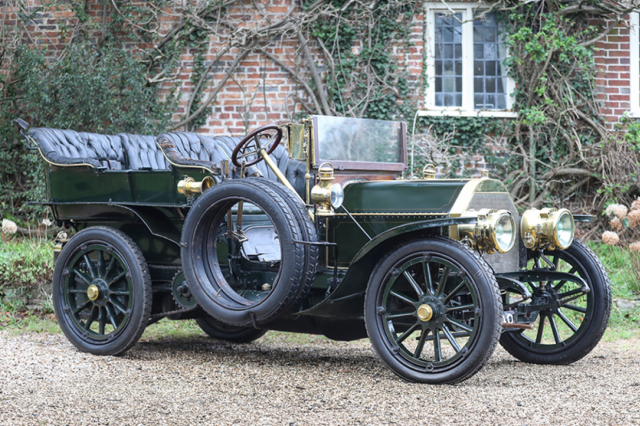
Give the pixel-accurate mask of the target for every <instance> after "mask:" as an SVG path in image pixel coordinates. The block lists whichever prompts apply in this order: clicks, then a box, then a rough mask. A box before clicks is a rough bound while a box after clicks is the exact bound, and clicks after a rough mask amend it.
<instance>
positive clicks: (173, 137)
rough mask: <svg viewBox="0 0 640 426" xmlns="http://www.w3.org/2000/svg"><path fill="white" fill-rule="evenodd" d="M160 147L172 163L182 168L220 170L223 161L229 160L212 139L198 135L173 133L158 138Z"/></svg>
mask: <svg viewBox="0 0 640 426" xmlns="http://www.w3.org/2000/svg"><path fill="white" fill-rule="evenodd" d="M157 140H158V145H160V148H162V150H163V151H164V153H165V155H166V156H167V157H168V158H169V160H171V162H172V163H175V164H178V165H181V166H198V167H205V168H207V169H209V170H214V169H216V168H219V167H220V165H221V163H222V160H224V159H226V158H228V157H227V154H226V152H225V151H223V150H222V149H221V148H220V147H219V146H218V144H217V143H216V142H215V141H214V140H213V139H211V138H209V137H206V136H202V135H199V134H197V133H190V132H189V133H187V132H172V133H165V134H162V135H160V136H158V139H157Z"/></svg>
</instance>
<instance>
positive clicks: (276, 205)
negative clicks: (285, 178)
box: [181, 178, 317, 327]
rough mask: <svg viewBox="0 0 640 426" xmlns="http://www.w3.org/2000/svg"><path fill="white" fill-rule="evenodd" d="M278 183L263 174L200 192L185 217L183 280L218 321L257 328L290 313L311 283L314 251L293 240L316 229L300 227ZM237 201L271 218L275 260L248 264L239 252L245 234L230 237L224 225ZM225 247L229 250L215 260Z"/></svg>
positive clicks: (294, 209)
mask: <svg viewBox="0 0 640 426" xmlns="http://www.w3.org/2000/svg"><path fill="white" fill-rule="evenodd" d="M281 187H282V185H281V184H279V183H277V182H273V181H268V180H266V179H263V178H244V179H235V180H228V181H225V182H223V183H220V184H218V185H216V186H214V187H213V188H211V189H210V190H208V191H207V192H205V193H204V194H202V195H201V196H200V197H199V198H198V199H197V200H196V202H195V203H194V205H193V207H192V208H191V210H190V211H189V213H188V215H187V217H186V220H185V222H184V226H183V229H182V242H181V246H182V248H181V257H182V265H183V271H184V274H185V279H186V281H187V285H188V286H189V289H190V291H191V293H192V294H193V296H194V297H195V299H196V301H197V302H198V304H199V305H200V306H201V307H202V308H203V309H204V310H205V311H206V312H207V313H208V314H209V315H211V316H212V317H213V318H215V319H217V320H219V321H221V322H224V323H226V324H230V325H234V326H238V327H248V326H254V327H258V326H259V325H261V324H264V323H266V322H269V321H272V320H275V319H277V318H280V317H282V316H284V315H286V314H287V313H289V312H290V311H291V310H292V308H293V306H294V305H295V304H296V303H297V302H298V301H299V300H300V299H301V298H302V297H304V296H305V295H306V291H307V290H308V288H309V287H310V285H309V284H308V281H309V280H312V279H313V277H312V276H311V275H313V274H315V265H316V264H317V250H315V251H314V250H310V246H308V245H305V244H298V243H295V242H294V241H305V240H308V239H309V238H316V237H315V231H313V232H312V233H310V232H309V229H308V228H307V227H306V226H301V211H300V206H299V205H298V206H296V205H295V204H293V203H292V201H291V199H290V198H289V197H288V196H286V195H285V193H284V192H283V188H284V187H282V188H281ZM284 190H286V191H288V189H286V188H284ZM240 201H242V202H243V203H246V204H252V205H253V206H255V207H257V208H259V209H260V210H261V211H262V213H263V215H254V216H255V217H258V218H263V219H264V220H265V221H268V222H270V224H271V225H269V227H272V228H273V230H274V231H275V234H276V237H275V238H274V241H278V242H279V246H280V256H279V260H278V261H271V262H269V261H264V259H263V261H262V262H257V261H256V262H252V261H250V260H249V259H248V258H247V256H244V257H243V256H240V255H239V253H240V251H241V250H242V249H243V247H242V244H244V243H243V242H241V241H242V240H243V238H244V237H245V235H242V234H240V235H238V234H237V233H236V234H235V237H233V236H232V235H231V234H230V233H229V232H226V231H228V230H227V229H226V228H227V212H228V211H229V210H230V209H231V208H232V207H233V206H234V205H235V204H237V203H238V202H240ZM245 217H246V216H245ZM255 217H254V219H255ZM243 230H244V228H243ZM225 246H226V248H227V249H228V252H229V254H228V256H227V258H226V259H225V258H221V259H219V258H218V257H219V254H224V253H225ZM314 253H315V254H314ZM314 256H315V258H313V257H314ZM256 271H257V272H256ZM265 281H269V282H266V283H264V284H261V283H262V282H265Z"/></svg>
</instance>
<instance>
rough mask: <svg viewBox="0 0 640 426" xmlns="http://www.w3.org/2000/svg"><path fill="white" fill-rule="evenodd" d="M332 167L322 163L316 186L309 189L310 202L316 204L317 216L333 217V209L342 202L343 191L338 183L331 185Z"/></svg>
mask: <svg viewBox="0 0 640 426" xmlns="http://www.w3.org/2000/svg"><path fill="white" fill-rule="evenodd" d="M333 180H334V176H333V166H332V165H331V163H322V164H321V165H320V167H318V184H317V185H315V186H314V187H313V189H311V201H313V202H314V203H315V204H318V206H319V207H318V210H317V211H316V214H317V215H318V216H333V215H334V214H335V212H334V209H337V208H339V207H340V206H341V205H342V202H343V201H344V191H343V189H342V186H341V185H340V184H339V183H335V184H334V183H333Z"/></svg>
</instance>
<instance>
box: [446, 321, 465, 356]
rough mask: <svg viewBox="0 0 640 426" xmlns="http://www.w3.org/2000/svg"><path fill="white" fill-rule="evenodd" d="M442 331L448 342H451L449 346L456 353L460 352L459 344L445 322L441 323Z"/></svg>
mask: <svg viewBox="0 0 640 426" xmlns="http://www.w3.org/2000/svg"><path fill="white" fill-rule="evenodd" d="M442 332H443V333H444V335H445V337H446V338H447V340H448V341H449V343H451V346H452V347H453V349H454V350H455V351H456V353H458V352H460V350H461V348H460V345H459V344H458V342H457V341H456V338H455V337H454V336H453V334H451V331H450V330H449V327H447V324H442Z"/></svg>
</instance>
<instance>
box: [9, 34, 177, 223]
mask: <svg viewBox="0 0 640 426" xmlns="http://www.w3.org/2000/svg"><path fill="white" fill-rule="evenodd" d="M12 53H13V55H12V57H11V61H12V62H11V64H10V66H7V64H4V65H5V66H6V67H8V70H9V73H8V75H5V76H2V75H0V87H3V92H2V94H0V96H2V97H1V98H0V208H1V211H2V212H3V214H2V215H3V216H4V217H7V218H11V219H14V220H16V221H18V222H19V223H20V225H22V226H25V225H26V223H28V222H29V221H31V222H33V221H35V220H36V218H39V217H41V216H42V215H43V211H44V208H43V207H40V206H27V205H25V201H28V200H43V199H44V181H43V172H42V169H41V168H42V161H41V159H40V156H39V155H38V154H37V152H36V153H34V152H33V151H27V150H26V148H25V145H24V139H23V138H22V136H20V134H19V133H18V132H17V131H16V129H15V125H14V124H13V123H12V122H11V121H12V120H13V119H15V118H18V117H21V118H23V119H26V120H27V121H29V122H30V124H31V125H32V126H37V127H54V128H61V129H73V130H76V131H79V132H95V133H106V134H116V133H120V132H127V133H138V134H151V135H155V134H159V133H162V132H163V131H165V130H166V129H167V128H168V126H169V124H170V119H171V114H172V112H173V111H174V109H175V105H176V104H175V97H174V96H173V93H169V94H168V95H167V96H162V95H161V93H160V91H161V87H160V85H158V84H155V85H153V84H149V82H148V81H147V74H146V68H145V66H144V64H142V63H141V62H139V61H138V60H137V58H135V57H134V56H133V55H132V54H131V52H128V51H127V50H126V49H123V48H122V47H120V46H117V45H105V46H103V47H100V48H99V47H96V46H94V45H92V44H91V43H89V42H81V43H77V44H73V45H71V46H70V47H69V48H68V49H67V50H66V52H65V54H64V55H63V56H61V57H59V58H56V59H51V58H48V57H46V56H45V53H46V52H45V51H44V50H42V49H38V48H33V47H31V48H26V47H20V48H18V49H16V50H15V51H14V52H12ZM2 60H3V58H2V57H0V66H2V65H3V64H2V63H1V62H2Z"/></svg>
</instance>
